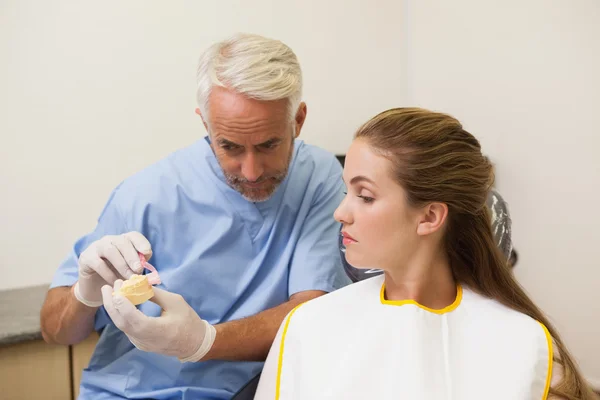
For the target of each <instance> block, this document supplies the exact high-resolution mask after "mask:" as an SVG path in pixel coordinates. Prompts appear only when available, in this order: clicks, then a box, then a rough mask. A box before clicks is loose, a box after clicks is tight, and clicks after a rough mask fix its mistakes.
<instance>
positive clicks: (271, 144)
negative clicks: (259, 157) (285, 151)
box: [261, 143, 277, 150]
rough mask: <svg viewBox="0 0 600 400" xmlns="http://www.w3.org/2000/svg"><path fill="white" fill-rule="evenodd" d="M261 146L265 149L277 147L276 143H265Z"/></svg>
mask: <svg viewBox="0 0 600 400" xmlns="http://www.w3.org/2000/svg"><path fill="white" fill-rule="evenodd" d="M261 147H262V148H263V149H265V150H272V149H274V148H275V147H277V143H265V144H263V145H262V146H261Z"/></svg>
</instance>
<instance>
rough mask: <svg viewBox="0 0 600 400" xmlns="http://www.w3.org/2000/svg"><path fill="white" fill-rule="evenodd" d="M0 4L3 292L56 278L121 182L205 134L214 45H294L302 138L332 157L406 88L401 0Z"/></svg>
mask: <svg viewBox="0 0 600 400" xmlns="http://www.w3.org/2000/svg"><path fill="white" fill-rule="evenodd" d="M0 4H1V5H0V7H1V8H0V58H1V60H2V62H0V135H1V136H0V149H1V150H0V151H1V157H0V187H1V188H2V195H1V196H0V276H2V278H3V279H1V280H0V289H4V288H12V287H20V286H28V285H34V284H41V283H47V282H49V281H50V279H51V277H52V275H53V273H54V270H55V268H56V267H57V266H58V264H59V263H60V262H61V261H62V259H63V258H64V256H65V255H66V254H67V253H68V251H69V249H70V247H71V245H72V243H73V242H74V241H75V240H76V239H77V238H78V237H79V235H81V234H83V233H85V232H87V231H88V230H90V229H92V228H93V226H94V223H95V220H96V218H97V216H98V214H99V212H100V210H101V208H102V206H103V204H104V202H105V201H106V199H107V196H108V195H109V193H110V191H111V189H112V188H113V187H114V186H115V185H116V184H117V183H118V182H119V181H120V180H121V179H123V178H124V177H126V176H128V175H130V174H131V173H133V172H135V171H137V170H139V169H141V168H143V167H144V166H146V165H148V164H149V163H151V162H153V161H155V160H157V159H159V158H161V157H163V156H165V155H166V154H168V153H169V152H171V151H173V150H174V149H176V148H179V147H182V146H185V145H187V144H188V143H191V142H192V141H194V140H196V139H198V138H200V137H202V136H203V135H204V134H205V132H204V129H203V127H202V124H201V122H200V119H199V118H198V117H197V116H196V115H195V114H194V108H195V106H196V105H195V67H196V60H197V58H198V56H199V55H200V52H201V51H202V50H203V49H204V48H206V47H207V46H208V45H209V44H211V43H212V42H213V41H215V40H219V39H222V38H224V37H226V36H229V35H230V34H232V33H234V32H237V31H247V32H254V33H259V34H264V35H268V36H271V37H274V38H277V39H280V40H283V41H284V42H286V43H287V44H288V45H290V46H291V47H292V48H293V49H294V51H295V52H296V53H297V55H298V57H299V59H300V62H301V64H302V67H303V70H304V76H305V82H306V83H305V99H306V101H307V103H308V110H309V112H308V119H307V122H306V125H305V129H304V130H303V134H302V138H304V139H305V140H306V141H308V142H310V143H314V144H318V145H321V146H323V147H325V148H327V149H328V150H330V151H332V152H336V153H337V152H341V153H345V151H346V149H347V147H348V146H349V144H350V141H351V137H352V134H353V132H354V130H355V129H356V128H357V127H358V126H359V125H360V124H361V123H362V122H364V121H365V120H366V119H368V118H369V117H370V116H371V115H373V114H375V113H376V112H378V111H380V110H382V109H384V108H387V107H391V106H393V105H396V104H398V103H400V102H402V100H403V99H404V93H406V90H405V87H404V82H405V80H404V73H403V71H402V68H403V65H404V58H403V57H404V54H403V52H402V50H401V49H402V46H401V45H400V44H399V43H400V38H401V34H400V32H399V26H400V25H399V24H398V21H399V20H400V18H401V11H402V10H401V6H402V5H401V4H397V2H395V1H393V0H389V1H387V0H386V1H381V2H379V4H380V7H377V8H374V7H371V6H368V5H367V4H368V3H367V2H365V1H347V0H334V1H332V0H329V1H327V2H320V1H318V0H308V1H303V2H282V1H276V0H273V1H267V0H260V1H252V2H245V1H187V2H167V1H147V0H143V1H142V0H128V1H115V0H112V1H102V2H92V1H75V0H71V1H67V0H61V1H58V0H57V1H51V2H44V1H32V0H4V1H3V2H2V3H0ZM390 77H391V78H390Z"/></svg>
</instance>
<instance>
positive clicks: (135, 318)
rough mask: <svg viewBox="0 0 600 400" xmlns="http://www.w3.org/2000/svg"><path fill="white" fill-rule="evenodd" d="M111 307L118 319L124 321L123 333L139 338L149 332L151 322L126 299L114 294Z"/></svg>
mask: <svg viewBox="0 0 600 400" xmlns="http://www.w3.org/2000/svg"><path fill="white" fill-rule="evenodd" d="M112 306H113V308H114V310H115V311H116V312H118V313H119V315H120V317H121V318H123V320H124V321H125V326H126V328H125V329H122V330H123V332H125V333H128V334H130V335H133V336H137V337H140V336H141V335H143V334H144V332H149V331H151V330H152V329H151V327H150V325H151V323H152V320H151V318H149V317H148V316H146V315H145V314H144V313H143V312H141V311H140V310H138V309H137V307H136V306H134V305H133V303H132V302H131V301H129V300H128V299H127V298H126V297H124V296H121V295H118V294H115V295H114V296H113V298H112Z"/></svg>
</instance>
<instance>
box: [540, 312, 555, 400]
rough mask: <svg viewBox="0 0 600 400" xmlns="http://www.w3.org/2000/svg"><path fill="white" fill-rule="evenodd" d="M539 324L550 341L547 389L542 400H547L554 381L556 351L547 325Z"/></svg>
mask: <svg viewBox="0 0 600 400" xmlns="http://www.w3.org/2000/svg"><path fill="white" fill-rule="evenodd" d="M538 322H539V321H538ZM539 324H540V325H541V326H542V328H544V333H545V334H546V340H547V341H548V374H547V375H546V388H545V389H544V395H543V396H542V400H546V399H547V398H548V393H549V391H550V382H551V381H552V361H553V358H554V350H553V348H552V336H550V332H548V328H546V325H544V324H542V323H541V322H539Z"/></svg>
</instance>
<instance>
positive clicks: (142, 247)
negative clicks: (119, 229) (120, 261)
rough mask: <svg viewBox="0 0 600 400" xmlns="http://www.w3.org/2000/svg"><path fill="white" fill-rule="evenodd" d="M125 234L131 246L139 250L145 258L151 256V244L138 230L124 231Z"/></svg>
mask: <svg viewBox="0 0 600 400" xmlns="http://www.w3.org/2000/svg"><path fill="white" fill-rule="evenodd" d="M125 236H126V237H127V239H129V240H130V241H131V243H132V244H133V247H135V249H136V250H137V251H139V252H140V253H142V254H143V255H144V256H145V257H146V260H149V259H150V257H152V246H151V245H150V242H149V241H148V239H146V237H145V236H144V235H142V234H141V233H139V232H136V231H132V232H128V233H126V234H125ZM136 259H137V254H136Z"/></svg>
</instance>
